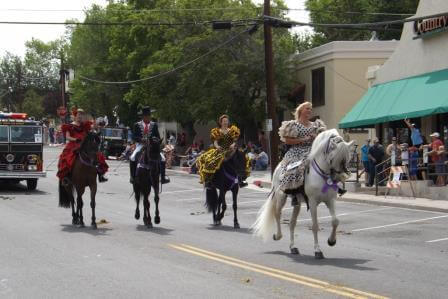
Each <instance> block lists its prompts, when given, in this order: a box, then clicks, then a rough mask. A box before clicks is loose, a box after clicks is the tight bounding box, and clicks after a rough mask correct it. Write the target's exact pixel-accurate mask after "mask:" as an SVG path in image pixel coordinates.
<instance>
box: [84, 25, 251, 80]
mask: <svg viewBox="0 0 448 299" xmlns="http://www.w3.org/2000/svg"><path fill="white" fill-rule="evenodd" d="M255 26H257V25H254V26H253V27H252V28H249V29H247V30H244V31H241V32H239V33H237V34H236V35H234V36H233V37H231V38H230V39H228V40H226V41H225V42H223V43H221V44H219V45H218V46H216V47H215V48H213V49H211V50H209V51H208V52H207V53H205V54H202V55H201V56H199V57H196V58H195V59H193V60H191V61H188V62H186V63H184V64H181V65H180V66H178V67H175V68H173V69H171V70H168V71H165V72H162V73H159V74H157V75H153V76H150V77H146V78H142V79H137V80H130V81H103V80H97V79H92V78H88V77H85V76H82V75H79V77H80V78H81V79H84V80H87V81H91V82H95V83H101V84H132V83H138V82H143V81H148V80H152V79H156V78H159V77H162V76H165V75H168V74H171V73H174V72H176V71H178V70H180V69H182V68H185V67H186V66H188V65H190V64H193V63H195V62H196V61H198V60H200V59H202V58H204V57H206V56H208V55H210V54H212V53H214V52H216V51H217V50H219V49H220V48H222V47H224V46H226V45H228V44H230V43H231V42H232V41H234V40H235V39H236V38H238V37H239V36H241V35H243V34H244V33H248V32H252V30H254V28H255Z"/></svg>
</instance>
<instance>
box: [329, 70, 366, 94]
mask: <svg viewBox="0 0 448 299" xmlns="http://www.w3.org/2000/svg"><path fill="white" fill-rule="evenodd" d="M325 67H328V68H329V69H330V70H332V71H333V72H334V73H336V75H338V76H339V77H341V78H342V79H344V80H345V81H347V82H349V83H351V84H353V85H355V86H357V87H359V88H361V89H362V90H364V91H365V90H367V89H366V88H365V87H364V86H362V85H360V84H358V83H356V82H355V81H353V80H351V79H349V78H347V77H346V76H345V75H343V74H341V73H339V72H338V71H336V70H335V69H334V68H333V67H331V66H330V65H326V66H325Z"/></svg>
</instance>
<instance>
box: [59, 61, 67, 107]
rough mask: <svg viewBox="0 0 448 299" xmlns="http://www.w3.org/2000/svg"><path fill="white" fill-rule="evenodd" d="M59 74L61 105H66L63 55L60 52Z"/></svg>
mask: <svg viewBox="0 0 448 299" xmlns="http://www.w3.org/2000/svg"><path fill="white" fill-rule="evenodd" d="M59 76H60V80H59V81H60V83H61V100H62V107H64V108H65V107H66V103H65V70H64V56H63V55H62V52H61V69H60V71H59Z"/></svg>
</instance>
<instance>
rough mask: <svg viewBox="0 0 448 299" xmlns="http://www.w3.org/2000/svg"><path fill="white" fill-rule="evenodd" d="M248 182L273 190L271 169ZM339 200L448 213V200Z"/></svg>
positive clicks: (352, 196) (350, 196)
mask: <svg viewBox="0 0 448 299" xmlns="http://www.w3.org/2000/svg"><path fill="white" fill-rule="evenodd" d="M168 171H174V172H177V173H185V174H188V172H187V169H186V168H185V167H174V168H173V169H172V170H168ZM247 182H248V183H249V184H250V185H252V187H255V186H258V187H259V188H264V189H266V190H269V189H270V188H271V171H270V169H268V170H266V171H252V173H251V175H250V177H249V178H248V179H247ZM254 185H255V186H254ZM337 200H338V201H343V202H354V203H364V204H372V205H381V206H390V207H399V208H408V209H414V210H425V211H433V212H442V213H448V199H447V200H432V199H427V198H415V199H414V198H412V197H411V198H409V197H398V196H391V195H388V196H387V198H386V197H384V195H379V196H375V195H372V194H367V193H360V192H356V193H355V192H347V193H345V194H344V196H342V197H338V198H337Z"/></svg>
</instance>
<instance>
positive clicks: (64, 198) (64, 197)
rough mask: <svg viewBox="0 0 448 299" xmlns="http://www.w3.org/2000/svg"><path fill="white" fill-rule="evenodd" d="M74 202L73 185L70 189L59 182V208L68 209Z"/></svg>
mask: <svg viewBox="0 0 448 299" xmlns="http://www.w3.org/2000/svg"><path fill="white" fill-rule="evenodd" d="M74 201H75V198H74V197H73V185H72V184H70V185H69V186H68V187H64V186H62V182H61V181H59V207H61V208H66V209H68V208H70V204H71V203H72V202H74Z"/></svg>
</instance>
